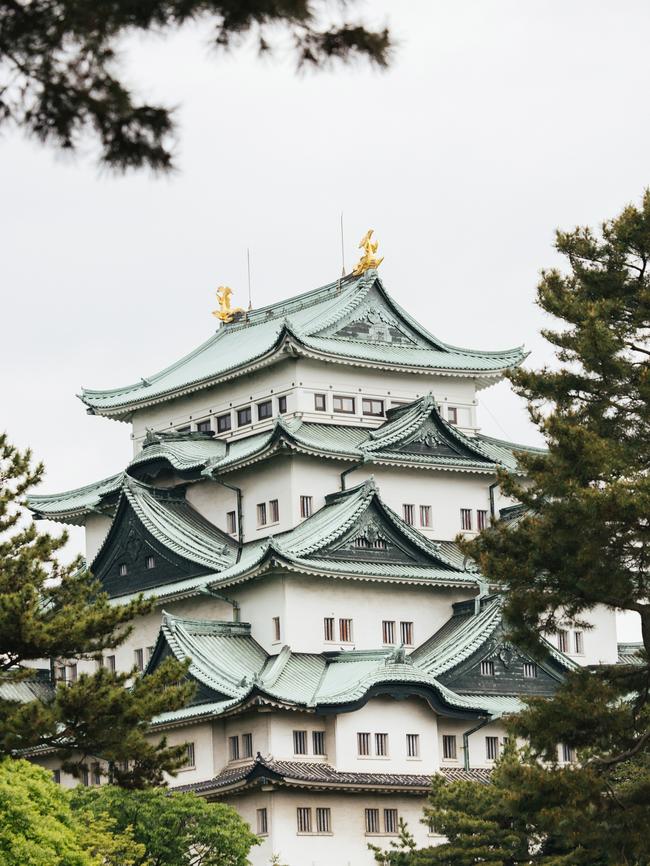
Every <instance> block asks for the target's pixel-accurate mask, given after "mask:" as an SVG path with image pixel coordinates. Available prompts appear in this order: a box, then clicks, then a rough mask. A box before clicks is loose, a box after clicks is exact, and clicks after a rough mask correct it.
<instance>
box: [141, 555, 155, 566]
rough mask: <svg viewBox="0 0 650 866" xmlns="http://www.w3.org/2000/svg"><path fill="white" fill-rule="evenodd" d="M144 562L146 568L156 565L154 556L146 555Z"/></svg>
mask: <svg viewBox="0 0 650 866" xmlns="http://www.w3.org/2000/svg"><path fill="white" fill-rule="evenodd" d="M144 564H145V565H146V567H147V568H148V569H152V568H155V567H156V557H155V556H148V557H147V558H146V559H145V561H144Z"/></svg>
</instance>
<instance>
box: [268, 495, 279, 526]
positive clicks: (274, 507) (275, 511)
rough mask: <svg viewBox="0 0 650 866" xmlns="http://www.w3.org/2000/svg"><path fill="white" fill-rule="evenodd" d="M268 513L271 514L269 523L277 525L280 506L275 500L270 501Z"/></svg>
mask: <svg viewBox="0 0 650 866" xmlns="http://www.w3.org/2000/svg"><path fill="white" fill-rule="evenodd" d="M269 511H270V512H271V523H277V522H278V521H279V520H280V505H279V503H278V500H277V499H271V501H270V502H269Z"/></svg>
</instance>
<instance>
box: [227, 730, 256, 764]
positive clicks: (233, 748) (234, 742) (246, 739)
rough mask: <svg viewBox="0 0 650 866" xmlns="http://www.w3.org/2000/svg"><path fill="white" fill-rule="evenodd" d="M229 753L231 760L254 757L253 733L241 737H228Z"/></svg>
mask: <svg viewBox="0 0 650 866" xmlns="http://www.w3.org/2000/svg"><path fill="white" fill-rule="evenodd" d="M228 755H229V757H230V760H231V761H238V760H239V759H240V758H252V757H253V735H252V734H242V735H241V737H240V736H238V735H235V736H233V737H228Z"/></svg>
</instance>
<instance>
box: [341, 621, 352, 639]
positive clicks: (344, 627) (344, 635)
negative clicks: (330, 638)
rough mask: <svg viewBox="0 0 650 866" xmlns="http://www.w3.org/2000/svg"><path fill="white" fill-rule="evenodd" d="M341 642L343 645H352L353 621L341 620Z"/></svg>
mask: <svg viewBox="0 0 650 866" xmlns="http://www.w3.org/2000/svg"><path fill="white" fill-rule="evenodd" d="M339 640H340V641H341V642H342V643H352V620H351V619H340V620H339Z"/></svg>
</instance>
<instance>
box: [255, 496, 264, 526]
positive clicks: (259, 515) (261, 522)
mask: <svg viewBox="0 0 650 866" xmlns="http://www.w3.org/2000/svg"><path fill="white" fill-rule="evenodd" d="M257 525H258V526H266V502H260V503H258V506H257Z"/></svg>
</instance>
